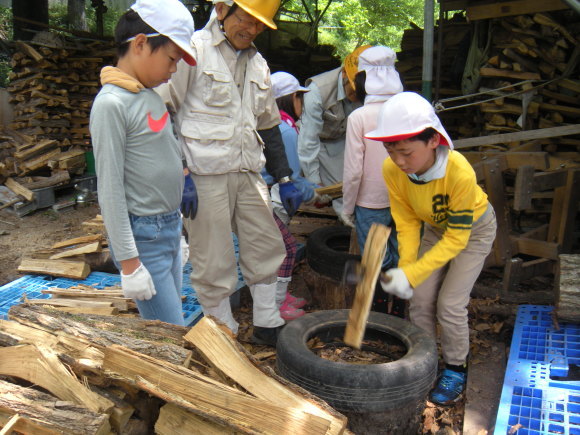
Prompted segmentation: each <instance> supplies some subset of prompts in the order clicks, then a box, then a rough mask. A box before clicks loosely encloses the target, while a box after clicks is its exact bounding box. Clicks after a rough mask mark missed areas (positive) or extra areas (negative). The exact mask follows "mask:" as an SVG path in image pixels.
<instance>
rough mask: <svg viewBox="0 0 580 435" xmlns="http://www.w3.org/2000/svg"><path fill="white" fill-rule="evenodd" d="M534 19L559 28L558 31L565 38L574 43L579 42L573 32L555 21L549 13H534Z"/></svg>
mask: <svg viewBox="0 0 580 435" xmlns="http://www.w3.org/2000/svg"><path fill="white" fill-rule="evenodd" d="M533 19H534V21H535V22H536V23H538V24H542V25H544V26H549V27H552V28H553V29H555V30H557V31H558V32H560V33H561V34H562V36H564V38H566V39H567V40H568V41H570V42H571V43H572V44H578V40H577V39H576V38H575V37H574V36H572V34H571V33H570V32H568V31H567V30H566V29H565V28H564V26H562V25H560V24H558V23H557V22H555V21H554V20H553V19H552V18H550V17H549V16H548V15H546V14H540V13H538V14H534V16H533Z"/></svg>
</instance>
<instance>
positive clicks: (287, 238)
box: [262, 71, 331, 320]
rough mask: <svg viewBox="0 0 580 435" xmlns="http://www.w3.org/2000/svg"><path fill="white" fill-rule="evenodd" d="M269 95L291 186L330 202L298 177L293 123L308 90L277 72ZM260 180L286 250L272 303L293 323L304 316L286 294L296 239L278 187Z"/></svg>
mask: <svg viewBox="0 0 580 435" xmlns="http://www.w3.org/2000/svg"><path fill="white" fill-rule="evenodd" d="M271 80H272V93H273V95H274V98H275V99H276V104H277V105H278V109H279V111H280V119H281V121H282V122H280V125H279V128H280V134H281V135H282V141H283V142H284V149H285V151H286V157H287V158H288V164H289V166H290V168H291V169H292V179H293V180H294V185H295V186H296V188H297V189H298V190H300V193H301V194H302V199H303V200H304V202H305V203H307V204H317V205H318V204H320V205H322V204H325V203H329V202H330V201H331V198H330V197H329V196H328V195H319V194H317V193H316V191H315V190H314V189H315V188H316V187H317V186H316V184H314V183H311V182H310V181H308V180H307V179H305V178H304V177H302V176H301V175H300V160H299V159H298V150H297V142H298V133H299V131H298V126H297V125H296V122H297V121H298V119H300V116H301V115H302V104H303V99H304V94H305V93H306V92H308V89H307V88H305V87H303V86H300V82H298V79H297V78H296V77H294V76H293V75H292V74H289V73H287V72H283V71H279V72H276V73H274V74H272V77H271ZM262 177H264V180H265V181H266V183H267V184H268V185H269V186H272V187H271V190H270V194H271V197H272V208H273V209H274V220H275V221H276V224H278V228H279V229H280V233H281V234H282V239H283V240H284V245H285V247H286V258H285V259H284V261H283V262H282V265H281V266H280V269H279V270H278V280H277V283H276V304H277V305H278V307H279V308H280V315H281V316H282V318H283V319H284V320H293V319H296V318H298V317H300V316H303V315H304V310H301V309H300V308H302V307H303V306H304V305H306V301H305V300H304V299H302V298H296V297H294V296H293V295H292V294H290V292H288V285H289V283H290V281H291V280H292V270H293V269H294V261H295V258H296V250H297V246H296V239H295V238H294V236H293V235H292V234H291V233H290V230H289V229H288V227H287V225H288V224H289V223H290V219H291V217H290V216H289V215H288V213H287V212H286V210H285V209H284V207H283V206H282V201H281V199H280V192H279V185H278V184H277V183H276V184H274V183H275V180H274V178H273V177H272V176H271V175H270V174H269V173H268V171H266V169H265V168H264V169H263V170H262Z"/></svg>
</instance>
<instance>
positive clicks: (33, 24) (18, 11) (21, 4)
mask: <svg viewBox="0 0 580 435" xmlns="http://www.w3.org/2000/svg"><path fill="white" fill-rule="evenodd" d="M12 14H13V17H14V18H13V25H14V40H15V41H18V40H24V41H30V40H31V39H32V38H33V37H34V35H35V33H36V32H37V31H39V30H46V29H47V26H48V0H12ZM23 20H27V21H23Z"/></svg>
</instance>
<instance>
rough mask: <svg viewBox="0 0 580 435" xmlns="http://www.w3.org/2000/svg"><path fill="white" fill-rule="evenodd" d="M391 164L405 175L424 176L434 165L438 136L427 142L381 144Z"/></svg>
mask: <svg viewBox="0 0 580 435" xmlns="http://www.w3.org/2000/svg"><path fill="white" fill-rule="evenodd" d="M383 145H384V146H385V148H386V149H387V151H388V153H389V156H390V157H391V159H393V162H394V163H395V164H396V165H397V166H398V167H399V168H400V169H401V170H402V171H403V172H404V173H406V174H417V175H421V174H424V173H425V172H426V171H427V170H428V169H429V168H430V167H431V166H433V165H434V164H435V148H437V147H438V146H439V134H435V135H434V136H433V137H432V138H431V139H429V141H428V142H424V141H422V140H417V139H405V140H400V141H398V142H383Z"/></svg>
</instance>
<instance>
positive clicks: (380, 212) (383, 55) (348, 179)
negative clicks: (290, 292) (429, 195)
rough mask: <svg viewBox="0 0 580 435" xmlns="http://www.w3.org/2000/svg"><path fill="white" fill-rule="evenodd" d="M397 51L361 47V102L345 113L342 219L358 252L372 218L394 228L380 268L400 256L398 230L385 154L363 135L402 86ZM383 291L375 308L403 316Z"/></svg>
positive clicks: (394, 263)
mask: <svg viewBox="0 0 580 435" xmlns="http://www.w3.org/2000/svg"><path fill="white" fill-rule="evenodd" d="M396 60H397V56H396V54H395V52H394V51H393V50H392V49H391V48H389V47H383V46H376V47H370V48H367V49H366V50H364V51H363V52H362V53H361V54H360V55H359V58H358V72H357V73H356V75H355V77H354V85H355V91H356V93H357V99H358V100H359V101H363V102H364V106H363V107H361V108H359V109H356V110H355V111H354V112H352V113H351V114H350V116H349V117H348V122H347V127H346V144H345V152H344V174H343V178H342V179H343V187H342V199H343V210H342V213H341V220H342V222H344V223H345V224H346V225H349V226H351V227H355V225H356V235H357V241H358V244H359V247H360V250H361V252H362V251H363V250H364V245H365V242H366V239H367V236H368V233H369V230H370V227H371V225H372V224H373V223H375V222H376V223H380V224H383V225H386V226H390V227H391V228H392V230H391V235H390V237H389V243H388V245H389V246H388V249H387V254H386V255H385V258H384V260H383V270H387V269H390V268H392V267H397V263H398V259H399V255H398V252H397V251H398V247H397V232H396V230H395V225H394V222H393V218H392V216H391V208H390V203H389V193H388V191H387V187H386V186H385V182H384V181H383V176H382V167H383V161H384V160H385V159H386V158H387V157H388V156H389V155H388V153H387V150H386V149H385V147H384V146H383V144H382V143H381V142H377V141H374V140H370V139H366V138H365V137H364V136H365V133H368V132H369V131H371V130H374V129H375V128H376V126H377V115H378V113H379V110H380V108H381V107H382V105H383V103H384V102H385V101H387V100H389V99H390V98H391V97H392V96H393V95H395V94H398V93H399V92H401V91H402V90H403V84H402V83H401V79H400V78H399V73H398V72H397V70H396V69H395V61H396ZM387 299H388V298H387V296H386V295H385V294H384V293H383V292H382V291H381V290H380V288H379V290H378V292H377V293H376V294H375V298H374V301H373V310H375V311H380V312H389V313H391V314H396V315H399V316H403V315H404V303H403V301H401V300H397V301H395V302H396V303H393V304H392V306H391V307H390V308H389V307H388V305H387Z"/></svg>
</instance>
